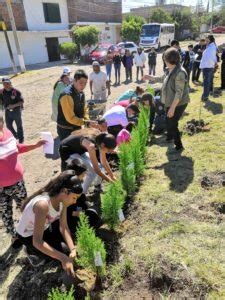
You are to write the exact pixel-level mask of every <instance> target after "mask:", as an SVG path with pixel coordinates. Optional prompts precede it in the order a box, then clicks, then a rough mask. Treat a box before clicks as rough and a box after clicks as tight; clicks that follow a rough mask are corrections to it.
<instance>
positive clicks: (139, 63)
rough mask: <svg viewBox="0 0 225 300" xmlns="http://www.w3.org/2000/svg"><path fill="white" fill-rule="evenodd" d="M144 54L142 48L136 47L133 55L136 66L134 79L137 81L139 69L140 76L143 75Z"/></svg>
mask: <svg viewBox="0 0 225 300" xmlns="http://www.w3.org/2000/svg"><path fill="white" fill-rule="evenodd" d="M145 62H146V56H145V54H144V52H143V50H142V48H140V47H139V48H138V49H137V53H135V55H134V63H135V65H136V67H137V74H136V80H137V81H138V77H139V70H140V71H141V78H142V77H143V76H144V68H145Z"/></svg>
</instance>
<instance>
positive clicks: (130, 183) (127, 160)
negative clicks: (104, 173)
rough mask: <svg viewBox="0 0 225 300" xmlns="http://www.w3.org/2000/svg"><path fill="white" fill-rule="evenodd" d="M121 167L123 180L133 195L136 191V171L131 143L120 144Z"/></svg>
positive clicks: (127, 190) (126, 188)
mask: <svg viewBox="0 0 225 300" xmlns="http://www.w3.org/2000/svg"><path fill="white" fill-rule="evenodd" d="M119 159H120V164H119V169H120V173H121V182H122V185H123V188H124V190H125V191H126V193H127V195H128V196H129V195H132V194H133V192H134V191H135V187H136V185H135V172H134V163H133V160H132V153H131V151H130V143H123V144H121V145H120V151H119Z"/></svg>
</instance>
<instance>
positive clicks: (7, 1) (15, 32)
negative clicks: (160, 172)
mask: <svg viewBox="0 0 225 300" xmlns="http://www.w3.org/2000/svg"><path fill="white" fill-rule="evenodd" d="M6 4H7V9H8V14H9V20H10V24H11V27H12V31H13V36H14V40H15V45H16V49H17V55H18V60H19V65H20V69H21V72H22V73H24V72H26V67H25V63H24V58H23V54H22V51H21V48H20V43H19V39H18V36H17V31H16V23H15V19H14V16H13V10H12V6H11V0H6Z"/></svg>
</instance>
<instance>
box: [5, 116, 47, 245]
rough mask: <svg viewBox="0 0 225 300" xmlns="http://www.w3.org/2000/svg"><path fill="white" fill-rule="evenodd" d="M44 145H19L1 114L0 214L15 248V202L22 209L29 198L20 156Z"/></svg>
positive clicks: (40, 142)
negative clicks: (22, 204) (5, 125)
mask: <svg viewBox="0 0 225 300" xmlns="http://www.w3.org/2000/svg"><path fill="white" fill-rule="evenodd" d="M44 143H45V141H39V142H37V143H36V144H33V145H24V144H17V141H16V139H15V137H14V136H13V134H12V133H11V131H9V130H8V129H7V128H5V127H4V119H3V116H2V115H1V114H0V212H1V213H2V220H3V223H4V226H5V228H6V230H7V233H9V234H10V235H11V236H12V245H13V246H14V247H15V248H16V240H17V238H16V230H15V228H14V221H13V200H15V201H16V206H17V208H20V207H21V203H22V201H23V200H24V199H25V198H26V197H27V191H26V187H25V183H24V180H23V173H24V170H23V166H22V165H21V163H20V161H19V154H22V153H25V152H29V151H32V150H34V149H37V148H39V147H41V146H42V145H44Z"/></svg>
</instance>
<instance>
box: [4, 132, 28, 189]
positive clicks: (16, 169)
mask: <svg viewBox="0 0 225 300" xmlns="http://www.w3.org/2000/svg"><path fill="white" fill-rule="evenodd" d="M27 151H28V150H27V146H26V145H23V144H17V141H16V139H15V138H14V136H13V135H12V133H11V131H9V130H8V129H7V128H3V135H0V188H3V187H7V186H11V185H14V184H16V183H17V182H19V181H21V180H22V179H23V173H24V170H23V167H22V164H21V163H20V161H19V159H18V154H20V153H24V152H27Z"/></svg>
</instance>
